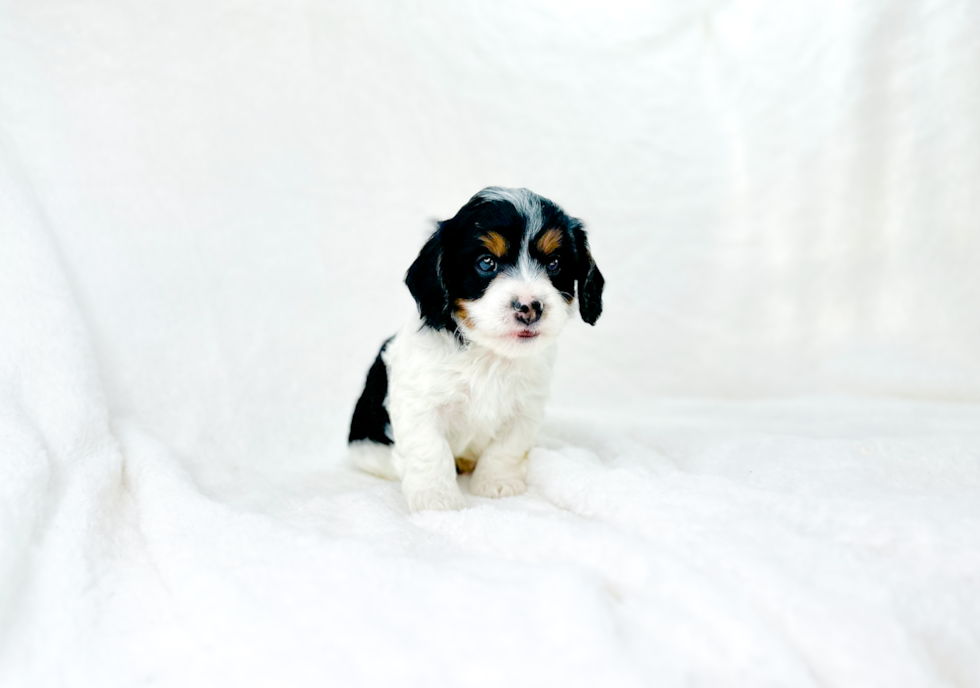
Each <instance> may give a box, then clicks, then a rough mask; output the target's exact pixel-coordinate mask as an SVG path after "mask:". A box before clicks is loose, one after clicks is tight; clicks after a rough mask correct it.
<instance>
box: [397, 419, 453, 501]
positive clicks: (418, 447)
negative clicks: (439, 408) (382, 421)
mask: <svg viewBox="0 0 980 688" xmlns="http://www.w3.org/2000/svg"><path fill="white" fill-rule="evenodd" d="M399 420H401V421H402V422H400V423H398V424H397V425H396V426H395V438H396V439H395V455H396V458H395V461H396V465H399V466H400V467H401V473H402V492H404V493H405V498H406V499H407V500H408V508H409V509H411V510H412V511H425V510H427V509H435V510H440V511H446V510H450V509H462V508H463V507H464V506H466V503H465V502H464V501H463V494H462V493H461V492H460V491H459V485H458V484H457V483H456V461H455V459H453V453H452V450H451V449H450V448H449V443H448V442H447V441H446V438H445V436H444V435H443V434H442V432H440V430H439V428H438V427H436V426H435V424H434V423H433V421H432V420H430V419H427V418H414V419H412V421H410V422H407V421H408V419H405V418H402V419H399Z"/></svg>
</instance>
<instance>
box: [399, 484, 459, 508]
mask: <svg viewBox="0 0 980 688" xmlns="http://www.w3.org/2000/svg"><path fill="white" fill-rule="evenodd" d="M405 498H406V499H407V500H408V508H409V509H410V510H411V511H412V512H413V513H415V512H417V511H459V510H460V509H462V508H463V507H465V506H466V501H465V500H464V499H463V493H462V492H460V491H459V488H458V487H457V486H456V485H455V484H453V485H450V486H448V487H428V488H424V489H421V490H405Z"/></svg>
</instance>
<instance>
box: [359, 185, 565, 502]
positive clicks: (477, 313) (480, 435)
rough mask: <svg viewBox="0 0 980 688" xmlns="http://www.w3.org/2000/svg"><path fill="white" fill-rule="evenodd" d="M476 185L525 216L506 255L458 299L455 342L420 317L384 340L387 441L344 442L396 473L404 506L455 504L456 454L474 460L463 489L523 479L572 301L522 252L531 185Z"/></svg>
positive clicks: (530, 217)
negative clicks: (508, 262)
mask: <svg viewBox="0 0 980 688" xmlns="http://www.w3.org/2000/svg"><path fill="white" fill-rule="evenodd" d="M481 195H482V196H484V197H486V198H490V199H498V200H506V201H509V202H511V203H513V204H514V206H515V207H516V208H517V209H518V210H519V211H520V212H521V214H522V215H523V216H524V217H525V218H526V221H527V226H526V229H525V235H524V237H523V240H522V243H521V248H520V253H519V256H518V260H517V263H516V265H515V266H511V267H508V268H505V269H504V270H503V271H502V272H501V273H500V274H498V275H497V276H496V277H495V278H494V279H493V281H492V282H491V284H490V286H489V287H488V288H487V289H486V291H485V292H484V293H483V295H482V296H481V297H480V298H479V299H476V300H473V301H467V302H464V304H463V305H464V306H465V309H466V312H465V316H463V317H459V316H456V322H457V325H458V327H459V330H460V332H461V334H462V335H463V339H464V343H461V342H460V341H459V340H458V339H457V338H456V337H455V336H454V335H453V334H452V333H450V332H447V331H445V330H435V329H432V328H431V327H426V326H424V325H423V324H422V321H421V320H420V319H415V320H413V321H412V322H410V323H409V324H408V325H406V326H405V328H404V329H402V331H401V332H399V333H398V335H396V336H395V338H394V339H393V340H392V341H391V342H389V344H388V345H387V347H386V349H385V351H384V352H383V353H382V355H381V357H382V360H383V361H384V363H385V365H386V367H387V374H388V396H387V398H386V399H385V407H386V409H387V411H388V415H389V417H390V419H391V433H389V434H390V436H391V437H392V438H393V439H394V442H395V444H394V445H393V446H388V445H381V444H377V443H374V442H370V441H362V442H354V443H352V444H351V448H350V451H351V458H352V459H353V461H354V462H355V463H356V464H357V465H358V466H359V467H360V468H362V469H363V470H365V471H368V472H370V473H373V474H375V475H379V476H381V477H385V478H400V479H401V481H402V490H403V491H404V493H405V497H406V499H407V500H408V506H409V508H410V509H411V510H412V511H422V510H425V509H460V508H462V507H463V506H464V500H463V495H462V493H461V492H460V489H459V486H458V485H457V482H456V462H455V459H456V458H463V459H467V460H469V461H475V462H476V468H475V470H474V472H473V477H472V479H471V481H470V493H471V494H474V495H477V496H481V497H508V496H511V495H516V494H521V493H522V492H524V491H525V490H526V489H527V484H526V482H525V465H524V460H525V457H526V456H527V452H528V451H529V450H530V449H531V447H532V446H533V445H534V440H535V435H536V433H537V430H538V426H539V425H540V424H541V419H542V417H543V415H544V404H545V401H546V399H547V396H548V383H549V381H550V378H551V370H552V367H553V363H554V358H555V340H556V338H557V336H558V334H559V333H560V332H561V331H562V329H563V328H564V327H565V324H566V322H567V321H568V317H569V314H570V313H571V310H572V306H571V304H570V303H568V302H566V301H565V299H564V298H563V297H562V295H561V294H560V293H559V292H558V290H557V289H555V287H554V285H553V284H552V283H551V280H550V279H549V278H548V276H547V274H546V271H545V268H544V267H543V266H542V265H541V264H540V263H538V262H537V261H535V260H533V259H532V258H531V256H530V252H529V249H528V245H529V242H530V238H531V237H533V236H535V235H536V234H537V232H538V231H540V229H541V226H542V219H541V209H540V206H539V204H538V203H537V202H536V201H535V200H534V198H535V197H534V196H533V194H531V192H529V191H527V190H526V189H504V188H499V187H492V188H488V189H484V191H482V192H481ZM569 267H570V266H569ZM515 300H517V301H520V302H522V303H525V304H530V303H531V302H533V301H537V302H539V303H540V304H541V305H542V307H543V308H542V309H541V317H540V319H539V320H538V321H536V322H534V323H532V324H531V325H525V324H523V323H521V322H519V321H518V320H517V319H516V318H515V310H514V307H513V305H512V304H513V303H514V301H515ZM521 332H524V333H527V332H532V333H534V335H535V336H533V337H521V336H519V333H521Z"/></svg>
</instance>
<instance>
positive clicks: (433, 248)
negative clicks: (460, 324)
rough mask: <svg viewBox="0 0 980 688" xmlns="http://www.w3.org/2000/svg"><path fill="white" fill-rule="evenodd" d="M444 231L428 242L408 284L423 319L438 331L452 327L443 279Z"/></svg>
mask: <svg viewBox="0 0 980 688" xmlns="http://www.w3.org/2000/svg"><path fill="white" fill-rule="evenodd" d="M441 234H442V228H441V227H440V228H439V229H437V230H436V231H435V233H434V234H433V235H432V236H431V237H429V240H428V241H427V242H425V246H423V247H422V250H421V251H420V252H419V257H418V258H416V259H415V262H414V263H412V267H410V268H409V269H408V273H407V274H406V275H405V284H406V285H407V286H408V290H409V291H410V292H412V297H413V298H414V299H415V303H416V304H417V305H418V307H419V315H421V316H422V320H423V321H424V322H425V324H426V325H428V326H429V327H431V328H433V329H435V330H444V329H449V328H451V327H452V316H451V311H450V308H449V291H448V290H447V289H446V283H445V282H444V281H443V278H442V237H441Z"/></svg>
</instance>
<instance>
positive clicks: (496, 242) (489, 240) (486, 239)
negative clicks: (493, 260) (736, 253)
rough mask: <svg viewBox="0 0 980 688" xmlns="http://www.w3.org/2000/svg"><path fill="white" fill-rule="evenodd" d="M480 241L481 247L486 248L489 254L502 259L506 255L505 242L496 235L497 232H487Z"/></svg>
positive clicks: (506, 245)
mask: <svg viewBox="0 0 980 688" xmlns="http://www.w3.org/2000/svg"><path fill="white" fill-rule="evenodd" d="M480 241H482V242H483V245H484V246H486V247H487V250H488V251H490V253H492V254H493V255H495V256H497V257H498V258H503V256H504V254H505V253H507V247H508V244H507V240H506V239H504V238H503V237H502V236H500V235H499V234H497V232H487V233H486V234H484V235H483V236H481V237H480Z"/></svg>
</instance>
